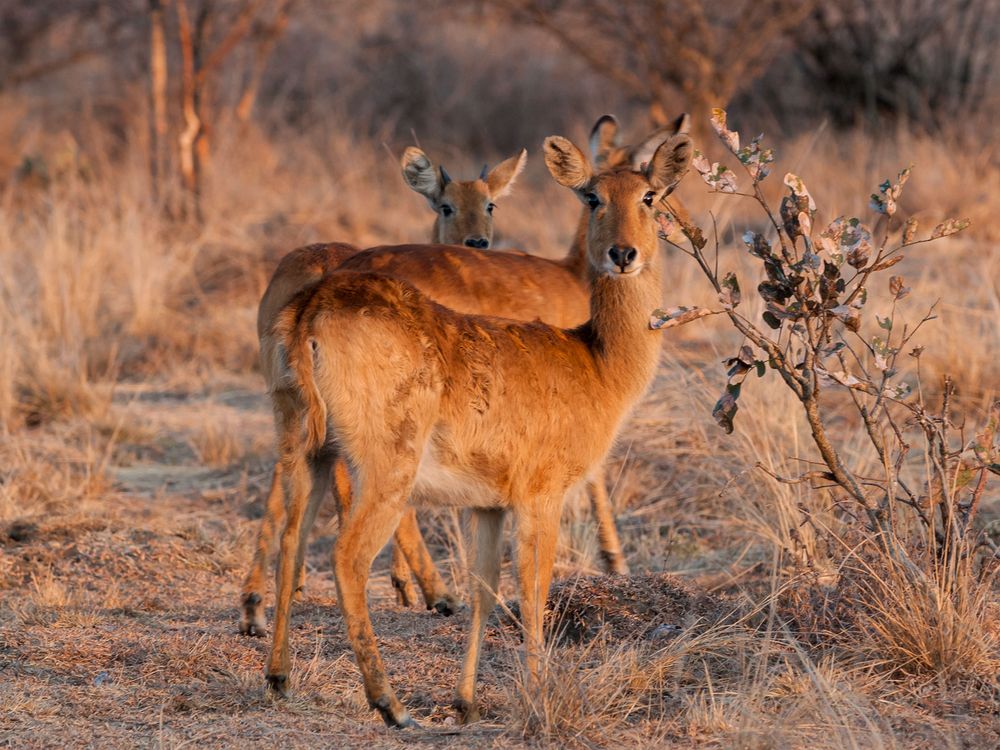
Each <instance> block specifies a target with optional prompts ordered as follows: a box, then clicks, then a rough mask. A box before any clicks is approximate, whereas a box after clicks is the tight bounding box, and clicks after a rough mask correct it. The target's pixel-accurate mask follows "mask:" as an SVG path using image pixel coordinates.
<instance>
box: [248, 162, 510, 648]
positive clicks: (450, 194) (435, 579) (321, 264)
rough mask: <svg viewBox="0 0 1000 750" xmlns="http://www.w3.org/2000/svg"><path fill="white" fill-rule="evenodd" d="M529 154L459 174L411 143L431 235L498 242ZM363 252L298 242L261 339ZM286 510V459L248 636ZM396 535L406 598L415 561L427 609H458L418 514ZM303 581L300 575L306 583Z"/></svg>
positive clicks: (266, 520)
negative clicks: (504, 208) (502, 217)
mask: <svg viewBox="0 0 1000 750" xmlns="http://www.w3.org/2000/svg"><path fill="white" fill-rule="evenodd" d="M526 159H527V151H526V150H523V149H522V151H521V153H519V154H518V155H517V156H513V157H511V158H509V159H506V160H505V161H503V162H501V163H500V164H498V165H497V166H496V167H494V168H493V169H492V170H488V169H487V167H486V166H483V170H482V172H481V173H480V175H479V177H478V178H477V179H475V180H452V179H451V177H450V176H449V175H448V172H447V171H446V170H445V168H444V166H443V165H442V166H438V167H435V166H434V165H433V164H432V163H431V160H430V159H429V158H428V157H427V155H426V154H425V153H424V152H423V151H421V150H420V149H419V148H416V147H414V146H411V147H409V148H407V149H406V150H405V151H404V152H403V156H402V158H401V159H400V166H401V167H402V170H403V179H404V180H405V181H406V184H407V185H409V186H410V188H412V189H413V190H414V191H415V192H417V193H419V194H420V195H422V196H424V198H426V199H427V202H428V204H429V205H430V207H431V209H433V211H434V213H435V216H436V218H435V220H434V225H433V227H432V228H431V238H430V241H431V242H433V243H440V244H444V245H465V246H466V247H470V248H478V249H483V248H488V247H489V246H490V244H491V243H492V241H493V210H494V209H495V208H496V204H495V203H494V201H497V200H499V199H500V198H502V197H503V196H504V195H506V194H507V193H508V192H509V191H510V189H511V187H513V184H514V181H515V180H516V179H517V176H518V175H519V174H520V173H521V171H522V170H523V169H524V165H525V161H526ZM359 251H360V250H359V248H357V247H355V246H354V245H349V244H345V243H323V244H316V245H309V246H306V247H302V248H298V249H297V250H293V251H292V252H290V253H288V255H286V256H285V257H284V258H282V260H281V262H280V263H279V264H278V268H277V269H276V270H275V272H274V276H272V277H271V281H270V283H269V284H268V287H267V290H266V291H265V292H264V296H263V298H262V299H261V302H260V307H259V308H258V310H257V337H258V339H259V340H262V339H263V337H264V334H265V333H266V332H267V331H269V330H270V329H271V326H272V325H273V324H274V321H275V319H276V317H277V315H278V312H279V311H280V310H281V308H282V307H284V306H285V305H286V304H287V303H288V301H289V300H290V299H291V298H292V297H294V296H295V294H296V293H298V292H300V291H301V290H302V289H305V288H307V287H309V286H311V285H313V284H315V283H316V282H317V281H319V279H320V278H322V276H323V275H324V274H326V273H328V272H330V271H331V270H333V269H334V268H336V267H337V266H339V265H340V264H341V263H342V262H344V260H346V259H347V258H349V257H351V256H352V255H355V254H356V253H358V252H359ZM415 283H418V284H419V283H420V280H419V279H417V280H416V281H415ZM334 481H337V482H339V483H340V486H341V491H342V492H346V491H348V486H347V484H346V482H347V480H346V468H345V467H343V466H340V467H339V468H338V469H337V470H336V472H335V478H334ZM284 516H285V502H284V496H283V494H282V486H281V465H280V463H279V464H277V465H276V466H275V468H274V474H273V476H272V478H271V489H270V491H269V492H268V496H267V503H266V505H265V509H264V517H263V518H262V519H261V525H260V529H259V531H258V534H257V544H256V547H255V549H254V556H253V562H252V564H251V566H250V570H249V571H247V575H246V577H245V578H244V581H243V587H242V591H241V594H240V632H241V633H244V634H246V635H263V634H264V631H265V629H266V623H265V620H264V603H263V601H264V600H263V593H264V591H265V586H264V576H265V573H266V570H267V565H268V560H269V559H270V557H271V552H272V549H273V547H274V537H275V532H276V531H277V529H279V528H280V527H281V525H282V524H283V523H284ZM396 539H397V544H396V545H395V546H394V547H393V550H392V570H391V578H392V584H393V587H394V588H395V589H396V591H397V592H398V594H399V598H400V601H401V602H402V604H403V605H404V606H411V605H412V604H413V602H414V599H415V597H414V594H413V586H412V584H411V582H410V567H412V568H413V571H414V574H415V576H416V579H417V583H418V585H419V586H420V589H421V592H422V594H423V597H424V601H425V603H426V605H427V608H428V609H436V610H437V611H439V612H442V613H444V614H451V613H452V612H454V611H455V610H456V609H457V608H458V606H459V599H458V597H456V596H454V595H453V594H451V593H450V592H449V591H448V588H447V586H446V585H445V583H444V580H443V579H442V578H441V576H440V575H439V574H438V572H437V568H436V567H435V566H434V562H433V560H432V559H431V557H430V554H429V553H428V552H427V548H426V546H425V545H424V543H423V537H422V536H421V534H420V529H419V527H418V526H417V522H416V516H414V515H413V514H412V513H409V514H407V516H406V518H404V519H403V522H402V523H401V525H400V530H399V533H398V534H397V536H396ZM400 549H403V550H407V552H408V554H409V556H410V557H409V559H411V560H412V562H410V564H409V565H408V564H407V560H408V558H407V557H405V556H404V555H401V554H400ZM404 554H406V553H404ZM301 586H302V582H301V581H300V583H299V588H301Z"/></svg>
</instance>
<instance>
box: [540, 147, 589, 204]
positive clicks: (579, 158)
mask: <svg viewBox="0 0 1000 750" xmlns="http://www.w3.org/2000/svg"><path fill="white" fill-rule="evenodd" d="M544 149H545V166H547V167H548V168H549V172H550V173H551V174H552V176H553V177H554V178H555V180H556V182H558V183H559V184H560V185H563V186H565V187H568V188H571V189H573V190H577V191H579V190H582V189H583V188H585V187H586V186H587V185H588V184H589V183H590V179H591V177H593V170H592V169H591V167H590V163H589V162H588V161H587V157H586V156H584V155H583V152H582V151H580V149H578V148H577V147H576V146H574V145H573V143H572V142H570V141H568V140H567V139H565V138H563V137H562V136H559V135H550V136H549V137H548V138H546V139H545V146H544Z"/></svg>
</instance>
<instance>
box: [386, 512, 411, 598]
mask: <svg viewBox="0 0 1000 750" xmlns="http://www.w3.org/2000/svg"><path fill="white" fill-rule="evenodd" d="M412 514H413V511H412V510H410V511H407V513H406V515H407V516H410V515H412ZM404 517H405V516H404ZM400 528H402V524H401V525H400ZM396 533H397V534H398V533H399V532H398V531H397V532H396ZM389 579H390V580H391V581H392V587H393V588H394V589H395V590H396V601H397V602H399V605H400V606H401V607H412V606H413V605H414V604H416V603H417V590H416V589H415V588H413V579H412V578H411V577H410V566H409V565H408V564H407V562H406V557H405V556H404V555H403V551H402V550H401V549H400V548H399V545H398V544H394V545H392V564H391V567H390V568H389Z"/></svg>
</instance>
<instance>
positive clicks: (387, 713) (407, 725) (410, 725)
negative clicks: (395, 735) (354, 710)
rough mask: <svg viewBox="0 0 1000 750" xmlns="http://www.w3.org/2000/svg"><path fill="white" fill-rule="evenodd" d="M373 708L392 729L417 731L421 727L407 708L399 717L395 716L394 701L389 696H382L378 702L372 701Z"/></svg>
mask: <svg viewBox="0 0 1000 750" xmlns="http://www.w3.org/2000/svg"><path fill="white" fill-rule="evenodd" d="M371 707H372V708H374V709H375V710H376V711H378V712H379V714H380V715H381V716H382V721H384V722H385V725H386V726H387V727H389V728H390V729H416V728H418V727H419V726H420V725H419V724H418V723H417V722H416V720H415V719H414V718H413V717H412V716H410V714H409V712H407V710H406V709H405V708H404V709H403V710H402V713H401V714H400V715H399V716H396V715H395V714H393V712H392V701H391V700H389V698H388V697H387V696H382V697H381V698H379V699H378V700H376V701H372V702H371Z"/></svg>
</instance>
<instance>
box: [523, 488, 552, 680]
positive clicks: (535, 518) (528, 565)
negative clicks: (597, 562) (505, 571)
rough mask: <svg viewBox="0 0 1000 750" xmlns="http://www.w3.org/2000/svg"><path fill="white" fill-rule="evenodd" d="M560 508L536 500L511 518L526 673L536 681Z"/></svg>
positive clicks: (548, 501)
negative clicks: (515, 548) (522, 625)
mask: <svg viewBox="0 0 1000 750" xmlns="http://www.w3.org/2000/svg"><path fill="white" fill-rule="evenodd" d="M561 509H562V502H561V498H560V499H559V500H555V499H550V498H540V499H538V500H537V501H535V502H529V503H528V504H526V505H525V506H524V507H523V510H521V512H519V513H516V515H515V526H516V539H517V573H518V585H519V588H520V590H521V620H522V622H523V624H524V645H525V651H526V660H527V667H528V674H529V675H530V676H531V678H532V679H533V680H535V679H537V678H538V663H539V660H540V659H541V656H542V653H543V650H544V648H545V639H544V633H543V625H544V617H545V603H546V601H547V600H548V597H549V584H550V583H551V581H552V565H553V563H554V562H555V557H556V539H557V536H558V532H559V516H560V511H561Z"/></svg>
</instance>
